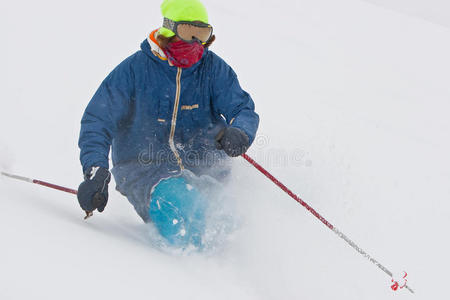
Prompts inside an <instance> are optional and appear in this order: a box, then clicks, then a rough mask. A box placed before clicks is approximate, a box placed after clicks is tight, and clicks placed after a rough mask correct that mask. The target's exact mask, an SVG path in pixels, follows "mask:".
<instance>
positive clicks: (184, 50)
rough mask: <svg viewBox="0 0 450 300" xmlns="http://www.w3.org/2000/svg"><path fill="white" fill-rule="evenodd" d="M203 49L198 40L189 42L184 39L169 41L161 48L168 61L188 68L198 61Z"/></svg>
mask: <svg viewBox="0 0 450 300" xmlns="http://www.w3.org/2000/svg"><path fill="white" fill-rule="evenodd" d="M204 50H205V49H204V48H203V45H201V44H200V43H199V42H194V43H192V44H189V43H186V42H185V41H178V42H174V43H169V44H168V45H167V46H166V49H163V51H164V53H165V54H166V56H167V59H168V60H169V61H170V63H171V64H172V65H174V66H175V67H179V68H189V67H191V66H192V65H193V64H195V63H196V62H198V61H199V60H200V59H201V58H202V55H203V51H204Z"/></svg>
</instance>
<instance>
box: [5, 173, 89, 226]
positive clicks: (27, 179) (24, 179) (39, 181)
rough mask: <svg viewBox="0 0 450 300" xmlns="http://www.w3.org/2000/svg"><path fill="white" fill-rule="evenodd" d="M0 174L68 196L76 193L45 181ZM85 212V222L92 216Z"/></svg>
mask: <svg viewBox="0 0 450 300" xmlns="http://www.w3.org/2000/svg"><path fill="white" fill-rule="evenodd" d="M1 173H2V175H3V176H7V177H10V178H13V179H17V180H21V181H25V182H29V183H34V184H39V185H42V186H45V187H48V188H52V189H55V190H58V191H63V192H66V193H69V194H74V195H76V194H77V193H78V191H77V190H73V189H70V188H67V187H63V186H60V185H56V184H53V183H49V182H45V181H42V180H37V179H31V178H27V177H23V176H18V175H14V174H9V173H6V172H1ZM85 212H86V216H85V217H84V219H85V220H86V219H87V218H89V217H91V216H92V212H91V211H85Z"/></svg>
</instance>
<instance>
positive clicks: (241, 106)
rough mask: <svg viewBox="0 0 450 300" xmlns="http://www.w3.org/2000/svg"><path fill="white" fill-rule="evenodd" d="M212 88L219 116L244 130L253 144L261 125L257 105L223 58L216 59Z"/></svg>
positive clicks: (216, 111) (215, 108)
mask: <svg viewBox="0 0 450 300" xmlns="http://www.w3.org/2000/svg"><path fill="white" fill-rule="evenodd" d="M215 58H216V61H215V63H214V65H215V67H214V76H215V77H214V80H213V86H212V89H213V91H212V94H213V107H214V111H215V113H216V114H217V115H222V116H223V117H225V120H226V122H227V124H229V125H230V126H232V127H236V128H239V129H241V130H243V131H244V132H245V133H246V134H247V136H248V137H249V141H250V144H251V143H253V141H254V139H255V136H256V131H257V130H258V125H259V116H258V114H257V113H256V112H255V103H254V102H253V100H252V98H251V97H250V95H249V94H248V93H247V92H245V91H244V90H243V89H242V88H241V86H240V84H239V81H238V78H237V76H236V73H235V72H234V71H233V69H232V68H231V67H230V66H229V65H228V64H227V63H225V62H224V61H223V60H222V59H221V58H219V57H217V56H216V57H215Z"/></svg>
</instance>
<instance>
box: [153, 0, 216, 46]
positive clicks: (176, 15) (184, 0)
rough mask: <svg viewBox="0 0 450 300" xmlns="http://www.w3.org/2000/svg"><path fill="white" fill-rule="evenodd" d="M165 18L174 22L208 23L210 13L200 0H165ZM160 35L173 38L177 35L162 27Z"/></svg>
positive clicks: (163, 9) (162, 5)
mask: <svg viewBox="0 0 450 300" xmlns="http://www.w3.org/2000/svg"><path fill="white" fill-rule="evenodd" d="M161 13H162V15H163V17H165V18H167V19H170V20H172V21H175V22H178V21H190V22H191V21H201V22H203V23H208V12H207V11H206V8H205V6H204V5H203V4H202V3H201V2H200V1H199V0H164V2H163V3H162V4H161ZM158 33H159V34H161V35H163V36H165V37H172V36H174V35H175V33H174V32H173V31H172V30H169V29H167V28H164V27H161V28H160V29H159V31H158Z"/></svg>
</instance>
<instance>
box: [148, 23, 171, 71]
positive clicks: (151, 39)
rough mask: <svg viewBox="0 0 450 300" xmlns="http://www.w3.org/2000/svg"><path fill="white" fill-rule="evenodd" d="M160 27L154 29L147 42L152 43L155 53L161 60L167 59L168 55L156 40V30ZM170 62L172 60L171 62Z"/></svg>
mask: <svg viewBox="0 0 450 300" xmlns="http://www.w3.org/2000/svg"><path fill="white" fill-rule="evenodd" d="M157 31H158V29H155V30H153V31H152V32H151V33H150V34H149V35H148V37H147V42H148V43H149V45H150V48H151V51H152V53H153V55H155V56H156V57H158V58H159V59H161V60H167V56H166V54H165V53H164V51H163V49H162V48H161V47H160V46H159V43H158V41H157V40H156V32H157ZM169 64H170V62H169Z"/></svg>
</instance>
